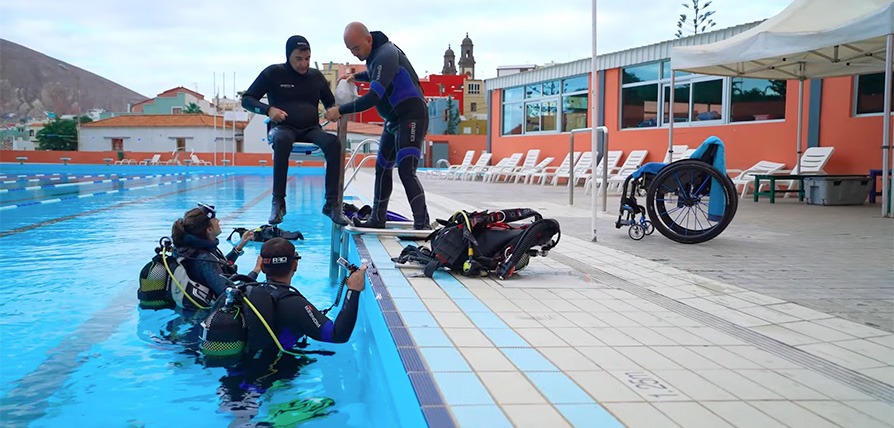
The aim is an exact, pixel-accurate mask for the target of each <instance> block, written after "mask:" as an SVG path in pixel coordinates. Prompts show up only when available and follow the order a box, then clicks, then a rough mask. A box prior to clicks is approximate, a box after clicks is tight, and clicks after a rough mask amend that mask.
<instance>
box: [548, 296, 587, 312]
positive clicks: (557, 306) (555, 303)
mask: <svg viewBox="0 0 894 428" xmlns="http://www.w3.org/2000/svg"><path fill="white" fill-rule="evenodd" d="M541 303H542V304H543V306H545V307H547V308H549V309H552V310H554V311H556V312H560V313H562V312H572V311H577V310H578V309H579V308H578V307H577V306H574V305H572V304H571V303H569V302H568V301H567V300H557V299H546V300H542V301H541Z"/></svg>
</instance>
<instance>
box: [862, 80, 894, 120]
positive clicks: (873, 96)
mask: <svg viewBox="0 0 894 428" xmlns="http://www.w3.org/2000/svg"><path fill="white" fill-rule="evenodd" d="M856 81H857V106H856V107H857V108H856V110H857V114H867V113H882V112H883V111H884V110H885V73H877V74H864V75H862V76H857V78H856ZM892 87H894V85H892ZM892 91H894V89H892Z"/></svg>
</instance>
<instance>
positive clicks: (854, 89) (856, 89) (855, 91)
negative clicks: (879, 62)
mask: <svg viewBox="0 0 894 428" xmlns="http://www.w3.org/2000/svg"><path fill="white" fill-rule="evenodd" d="M873 74H881V75H883V78H884V74H885V72H881V73H864V74H856V75H854V76H853V79H852V80H853V82H852V83H851V117H873V116H884V115H885V107H884V104H882V111H880V112H878V113H857V103H858V102H859V101H860V98H859V97H860V85H859V82H860V79H859V77H860V76H869V75H873ZM883 86H884V85H883ZM892 88H894V85H892ZM892 90H894V89H892ZM884 91H885V89H884V88H882V92H884ZM882 99H884V98H882ZM891 116H894V96H892V97H891Z"/></svg>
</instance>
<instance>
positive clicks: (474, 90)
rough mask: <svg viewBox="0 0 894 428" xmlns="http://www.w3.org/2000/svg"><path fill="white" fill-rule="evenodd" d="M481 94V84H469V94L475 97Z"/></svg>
mask: <svg viewBox="0 0 894 428" xmlns="http://www.w3.org/2000/svg"><path fill="white" fill-rule="evenodd" d="M480 93H481V84H480V83H472V82H469V94H472V95H475V94H480Z"/></svg>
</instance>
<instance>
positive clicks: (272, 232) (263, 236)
mask: <svg viewBox="0 0 894 428" xmlns="http://www.w3.org/2000/svg"><path fill="white" fill-rule="evenodd" d="M248 230H249V229H246V228H244V227H237V228H235V229H233V231H232V232H230V236H227V241H229V240H231V239H232V238H233V234H239V237H240V238H241V237H242V234H243V233H245V232H247V231H248ZM273 238H285V239H288V240H290V241H294V240H296V239H300V240H302V241H303V240H304V235H302V234H301V232H299V231H297V230H296V231H294V232H289V231H287V230H285V229H280V228H279V227H277V226H275V225H271V224H265V225H263V226H261V227H259V228H257V229H254V236H253V238H252V240H253V241H255V242H267V241H269V240H271V239H273Z"/></svg>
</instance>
